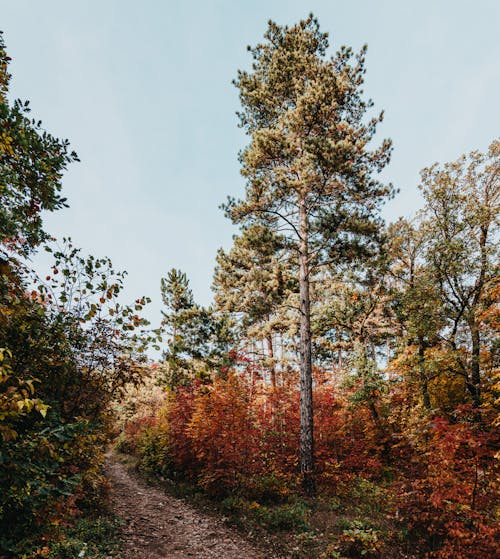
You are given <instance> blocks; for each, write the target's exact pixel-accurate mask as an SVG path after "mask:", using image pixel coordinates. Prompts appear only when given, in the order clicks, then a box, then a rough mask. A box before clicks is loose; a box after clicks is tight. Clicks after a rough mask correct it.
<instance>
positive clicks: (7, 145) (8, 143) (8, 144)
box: [0, 132, 16, 157]
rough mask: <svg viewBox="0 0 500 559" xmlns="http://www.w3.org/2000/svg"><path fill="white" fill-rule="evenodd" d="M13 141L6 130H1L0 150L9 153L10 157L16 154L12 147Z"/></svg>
mask: <svg viewBox="0 0 500 559" xmlns="http://www.w3.org/2000/svg"><path fill="white" fill-rule="evenodd" d="M13 143H14V140H13V139H12V137H11V136H8V135H7V132H2V135H1V136H0V151H3V152H4V153H6V154H7V155H10V157H16V154H15V152H14V149H13V147H12V144H13Z"/></svg>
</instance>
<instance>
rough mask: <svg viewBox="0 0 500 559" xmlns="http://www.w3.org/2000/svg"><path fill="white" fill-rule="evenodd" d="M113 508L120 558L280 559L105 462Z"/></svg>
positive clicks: (110, 460)
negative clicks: (120, 531)
mask: <svg viewBox="0 0 500 559" xmlns="http://www.w3.org/2000/svg"><path fill="white" fill-rule="evenodd" d="M107 475H108V477H109V479H110V482H111V486H112V507H113V510H114V512H115V513H116V514H117V516H118V517H120V518H121V519H122V520H123V522H124V527H123V538H124V544H123V550H122V552H121V554H120V557H119V559H185V558H189V557H193V558H195V559H278V558H277V556H276V555H274V554H273V553H272V552H268V551H266V550H263V549H259V548H257V547H256V545H255V544H253V543H251V542H249V541H247V540H245V539H244V538H243V536H242V535H241V534H239V533H238V532H236V531H235V530H233V529H232V528H230V527H228V526H226V525H225V523H224V520H223V519H222V518H216V517H213V516H211V515H208V514H204V513H203V512H201V511H199V510H197V509H195V508H193V507H192V506H191V505H189V504H188V503H186V502H185V501H183V500H182V499H177V498H174V497H172V496H170V495H168V494H167V493H165V492H164V491H162V490H161V489H159V488H156V487H151V486H149V485H146V484H145V483H144V482H142V481H141V480H139V479H137V478H136V477H135V476H133V475H131V474H130V473H129V472H128V471H127V468H126V466H125V465H124V464H123V463H121V462H120V461H119V460H118V459H117V458H116V457H115V456H114V455H112V454H110V455H109V456H108V457H107Z"/></svg>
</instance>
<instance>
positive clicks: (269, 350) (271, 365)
mask: <svg viewBox="0 0 500 559" xmlns="http://www.w3.org/2000/svg"><path fill="white" fill-rule="evenodd" d="M266 342H267V353H268V355H269V372H270V374H271V385H272V387H273V388H276V367H275V365H274V348H273V337H272V335H271V334H270V333H269V334H268V335H267V336H266Z"/></svg>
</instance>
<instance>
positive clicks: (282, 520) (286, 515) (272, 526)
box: [250, 503, 309, 532]
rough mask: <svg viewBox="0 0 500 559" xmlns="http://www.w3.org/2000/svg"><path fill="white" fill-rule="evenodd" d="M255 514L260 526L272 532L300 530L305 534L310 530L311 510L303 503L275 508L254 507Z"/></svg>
mask: <svg viewBox="0 0 500 559" xmlns="http://www.w3.org/2000/svg"><path fill="white" fill-rule="evenodd" d="M250 506H252V505H250ZM253 514H254V516H255V518H256V519H257V521H258V522H259V524H261V525H262V526H264V527H265V528H267V529H268V530H271V531H279V530H298V531H301V532H303V531H305V530H308V529H309V525H308V523H307V518H308V515H309V509H308V508H307V506H306V505H305V504H303V503H291V504H284V505H278V506H275V507H268V506H265V505H258V506H254V507H253Z"/></svg>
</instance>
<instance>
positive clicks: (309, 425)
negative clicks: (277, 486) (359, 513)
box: [299, 199, 316, 497]
mask: <svg viewBox="0 0 500 559" xmlns="http://www.w3.org/2000/svg"><path fill="white" fill-rule="evenodd" d="M299 235H300V239H299V296H300V442H299V447H300V448H299V453H300V472H301V474H302V485H303V489H304V492H305V493H306V495H307V496H309V497H312V496H314V494H315V493H316V483H315V479H314V421H313V397H312V351H311V303H310V298H309V250H308V249H309V247H308V222H307V210H306V203H305V200H303V199H302V200H300V201H299Z"/></svg>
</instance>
